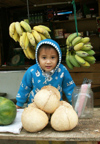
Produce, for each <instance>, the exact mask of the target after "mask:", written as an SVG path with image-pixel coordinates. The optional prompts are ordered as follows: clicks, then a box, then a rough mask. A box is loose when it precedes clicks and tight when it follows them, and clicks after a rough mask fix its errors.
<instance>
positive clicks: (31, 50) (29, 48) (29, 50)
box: [27, 46, 35, 60]
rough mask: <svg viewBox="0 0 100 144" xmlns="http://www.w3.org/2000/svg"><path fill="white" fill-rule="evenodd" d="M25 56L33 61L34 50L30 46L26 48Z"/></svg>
mask: <svg viewBox="0 0 100 144" xmlns="http://www.w3.org/2000/svg"><path fill="white" fill-rule="evenodd" d="M27 54H28V55H29V57H30V58H31V59H33V60H34V59H35V50H34V48H33V47H32V46H30V47H29V46H28V47H27Z"/></svg>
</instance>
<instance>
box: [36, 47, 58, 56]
mask: <svg viewBox="0 0 100 144" xmlns="http://www.w3.org/2000/svg"><path fill="white" fill-rule="evenodd" d="M42 48H44V49H52V48H53V49H55V48H54V47H53V46H51V45H49V44H42V45H41V46H40V47H39V50H38V53H37V56H39V54H40V51H41V49H42ZM55 50H56V49H55ZM56 51H57V50H56ZM57 54H58V52H57Z"/></svg>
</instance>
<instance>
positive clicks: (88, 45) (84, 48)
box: [81, 44, 93, 50]
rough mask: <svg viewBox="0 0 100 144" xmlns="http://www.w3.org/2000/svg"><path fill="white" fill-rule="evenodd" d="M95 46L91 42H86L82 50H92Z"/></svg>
mask: <svg viewBox="0 0 100 144" xmlns="http://www.w3.org/2000/svg"><path fill="white" fill-rule="evenodd" d="M92 48H93V46H92V45H91V44H84V45H83V47H82V48H81V50H91V49H92Z"/></svg>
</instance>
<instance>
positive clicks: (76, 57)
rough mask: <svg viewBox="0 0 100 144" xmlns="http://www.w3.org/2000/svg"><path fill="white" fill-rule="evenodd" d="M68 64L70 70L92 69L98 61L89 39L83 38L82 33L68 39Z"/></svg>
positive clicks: (73, 34)
mask: <svg viewBox="0 0 100 144" xmlns="http://www.w3.org/2000/svg"><path fill="white" fill-rule="evenodd" d="M66 45H67V53H66V64H67V66H68V68H69V69H71V70H72V69H73V68H74V67H90V64H94V63H95V61H96V59H95V57H94V55H95V51H94V50H93V46H92V45H91V42H90V38H89V37H84V38H83V37H82V36H81V34H80V33H78V34H77V33H72V34H70V35H69V36H68V38H67V39H66Z"/></svg>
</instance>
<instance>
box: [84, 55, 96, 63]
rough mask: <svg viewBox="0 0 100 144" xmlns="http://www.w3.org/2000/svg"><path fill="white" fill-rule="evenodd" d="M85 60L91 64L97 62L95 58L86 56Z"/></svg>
mask: <svg viewBox="0 0 100 144" xmlns="http://www.w3.org/2000/svg"><path fill="white" fill-rule="evenodd" d="M84 60H86V61H87V62H89V63H90V62H92V61H96V59H95V57H94V56H86V57H84Z"/></svg>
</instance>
